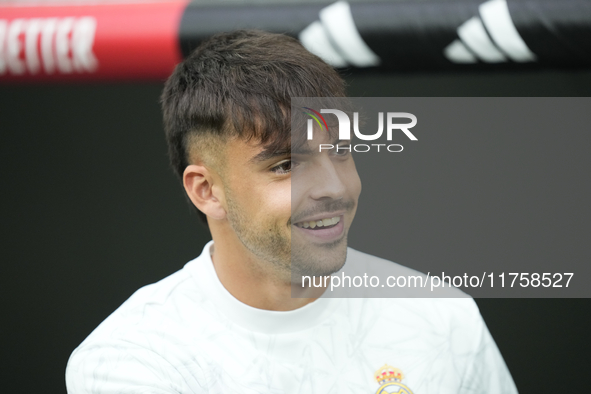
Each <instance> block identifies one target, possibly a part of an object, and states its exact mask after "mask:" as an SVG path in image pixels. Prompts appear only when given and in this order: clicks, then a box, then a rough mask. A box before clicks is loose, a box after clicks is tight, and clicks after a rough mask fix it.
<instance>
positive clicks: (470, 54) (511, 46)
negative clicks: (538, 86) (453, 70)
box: [443, 0, 537, 63]
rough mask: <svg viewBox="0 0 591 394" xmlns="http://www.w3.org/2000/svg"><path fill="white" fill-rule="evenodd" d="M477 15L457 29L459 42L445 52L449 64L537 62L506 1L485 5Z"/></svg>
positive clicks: (494, 0) (479, 8)
mask: <svg viewBox="0 0 591 394" xmlns="http://www.w3.org/2000/svg"><path fill="white" fill-rule="evenodd" d="M478 13H479V15H477V16H474V17H472V18H470V19H468V20H467V21H466V22H464V23H463V24H462V25H461V26H460V27H458V29H457V33H458V37H459V38H458V39H456V40H454V41H453V42H452V43H451V44H449V45H448V46H447V47H445V49H444V50H443V54H444V55H445V57H446V58H447V59H448V60H450V61H451V62H454V63H477V62H478V61H482V62H485V63H502V62H508V61H510V60H511V61H514V62H518V63H525V62H534V61H536V60H537V59H536V55H535V54H534V53H533V52H532V51H531V50H530V49H529V48H528V47H527V45H526V43H525V42H524V41H523V39H522V38H521V36H520V35H519V32H518V31H517V29H516V28H515V25H514V24H513V20H512V19H511V14H510V13H509V7H508V6H507V1H506V0H490V1H487V2H485V3H482V4H481V5H480V6H479V7H478Z"/></svg>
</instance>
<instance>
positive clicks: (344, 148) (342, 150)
mask: <svg viewBox="0 0 591 394" xmlns="http://www.w3.org/2000/svg"><path fill="white" fill-rule="evenodd" d="M350 153H351V145H338V149H336V148H335V149H334V154H335V155H336V156H347V155H348V154H350Z"/></svg>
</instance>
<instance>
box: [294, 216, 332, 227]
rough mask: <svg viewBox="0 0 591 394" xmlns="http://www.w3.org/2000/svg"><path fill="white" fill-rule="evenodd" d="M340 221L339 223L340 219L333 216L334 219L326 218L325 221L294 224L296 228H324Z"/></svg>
mask: <svg viewBox="0 0 591 394" xmlns="http://www.w3.org/2000/svg"><path fill="white" fill-rule="evenodd" d="M340 221H341V217H340V216H335V217H334V218H326V219H320V220H313V221H311V222H301V223H296V226H298V227H303V228H316V227H326V226H332V225H335V224H337V223H338V222H340Z"/></svg>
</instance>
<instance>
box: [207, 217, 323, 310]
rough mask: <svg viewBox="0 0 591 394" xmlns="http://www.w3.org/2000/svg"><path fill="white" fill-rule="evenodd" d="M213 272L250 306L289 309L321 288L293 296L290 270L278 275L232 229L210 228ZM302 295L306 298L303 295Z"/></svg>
mask: <svg viewBox="0 0 591 394" xmlns="http://www.w3.org/2000/svg"><path fill="white" fill-rule="evenodd" d="M211 233H212V237H213V240H214V249H213V253H212V260H213V265H214V268H215V272H216V274H217V276H218V278H219V280H220V282H221V283H222V284H223V285H224V287H225V288H226V290H228V292H229V293H230V294H232V296H234V297H235V298H236V299H237V300H239V301H241V302H243V303H244V304H246V305H249V306H251V307H253V308H258V309H266V310H271V311H290V310H294V309H298V308H301V307H303V306H304V305H307V304H309V303H310V302H312V301H314V300H316V299H317V298H318V297H319V296H321V295H322V293H323V292H324V289H323V288H312V289H307V290H306V291H305V292H300V293H299V294H298V297H297V298H293V293H292V287H293V286H294V285H293V284H292V283H291V280H290V274H289V273H283V275H281V274H280V273H279V272H277V270H276V269H274V267H273V266H272V265H271V263H269V262H265V261H261V260H260V259H258V258H257V257H256V256H255V255H254V254H253V253H252V252H250V251H249V250H248V249H246V247H245V246H244V245H243V244H242V242H240V240H239V239H238V238H237V237H236V235H235V233H234V232H233V231H232V230H224V229H219V228H218V229H215V230H214V229H212V231H211ZM304 297H305V298H304Z"/></svg>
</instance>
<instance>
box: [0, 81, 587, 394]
mask: <svg viewBox="0 0 591 394" xmlns="http://www.w3.org/2000/svg"><path fill="white" fill-rule="evenodd" d="M347 79H348V81H349V84H350V89H349V93H350V95H351V96H590V95H591V72H582V71H571V72H529V73H511V74H502V73H489V74H467V75H466V74H463V75H460V74H444V75H398V76H388V75H381V76H380V75H378V76H376V75H369V74H366V75H362V74H350V75H347ZM160 90H161V85H160V84H142V85H139V84H135V85H84V86H74V85H68V86H0V158H1V159H2V163H1V166H0V174H1V175H0V179H1V180H2V188H1V195H0V202H1V204H0V211H1V223H2V225H1V227H0V228H1V230H0V231H1V234H0V235H1V240H2V241H1V245H2V252H3V253H2V264H1V267H2V274H1V276H0V278H1V282H0V284H1V289H2V293H1V294H2V301H3V305H4V307H3V311H4V313H3V315H2V321H1V325H0V327H1V333H2V367H1V369H0V371H1V372H0V374H1V380H0V382H2V383H0V387H2V392H10V393H33V392H44V393H64V392H65V384H64V369H65V365H66V362H67V359H68V357H69V354H70V353H71V351H72V350H73V349H74V348H75V347H76V346H77V345H78V344H79V343H80V342H81V341H82V340H83V339H84V338H85V337H86V336H87V335H88V334H89V333H90V332H91V331H92V330H93V329H94V327H96V326H97V325H98V324H99V323H100V322H101V321H102V320H103V319H104V318H105V317H107V316H108V315H109V314H110V313H111V312H112V311H113V310H114V309H115V308H117V307H118V306H119V305H120V304H121V303H122V302H123V301H125V299H127V298H128V297H129V296H130V295H131V294H132V293H133V292H134V291H135V290H136V289H137V288H139V287H141V286H143V285H146V284H148V283H152V282H154V281H157V280H159V279H161V278H163V277H164V276H166V275H169V274H171V273H173V272H174V271H176V270H178V269H180V268H181V267H182V266H183V265H184V264H185V262H187V261H188V260H189V259H191V258H193V257H195V256H197V255H198V254H199V253H200V250H201V248H202V246H203V245H204V244H205V242H206V241H207V240H208V239H209V238H208V237H209V235H208V233H207V231H206V230H205V229H204V228H203V227H202V226H201V225H200V224H199V223H198V221H197V217H196V215H195V214H193V213H192V212H191V210H190V209H189V207H188V205H187V204H186V203H185V200H184V196H183V193H182V190H181V187H180V184H179V183H178V181H177V180H176V179H175V178H174V176H173V174H172V171H170V170H169V168H168V163H167V157H166V146H165V141H164V137H163V132H162V127H161V118H160V110H159V104H158V96H159V94H160ZM477 302H478V304H479V306H480V308H481V311H482V314H483V315H484V318H485V320H486V321H487V324H488V325H489V328H490V331H491V332H492V334H493V336H494V337H495V339H496V340H497V343H498V345H499V347H500V349H501V351H502V353H503V355H504V356H505V360H506V361H507V364H508V365H509V368H510V369H511V371H512V373H513V376H514V379H515V381H516V383H517V386H518V388H519V390H520V392H522V393H534V392H548V390H550V387H561V390H562V391H563V392H572V391H575V390H584V389H585V387H586V386H584V385H583V384H586V383H585V382H586V380H587V374H588V371H589V370H590V368H591V361H590V360H591V359H590V357H589V354H591V353H590V352H591V346H590V345H589V344H590V343H591V341H590V340H589V338H588V335H589V332H591V317H590V316H591V313H590V312H591V301H590V300H587V299H580V300H578V299H574V300H573V299H571V300H565V299H561V300H554V299H527V300H525V299H512V300H511V299H503V300H497V299H482V300H477Z"/></svg>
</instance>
